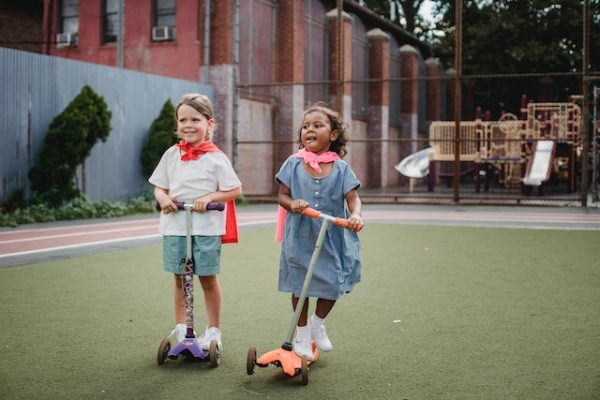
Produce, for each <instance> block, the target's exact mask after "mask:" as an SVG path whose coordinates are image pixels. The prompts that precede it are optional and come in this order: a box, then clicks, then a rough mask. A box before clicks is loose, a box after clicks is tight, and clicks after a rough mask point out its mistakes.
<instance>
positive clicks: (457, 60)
mask: <svg viewBox="0 0 600 400" xmlns="http://www.w3.org/2000/svg"><path fill="white" fill-rule="evenodd" d="M455 4H456V6H455V8H456V10H455V13H456V15H455V21H456V22H455V25H456V38H455V47H456V48H455V50H454V68H455V69H456V76H455V81H454V202H455V203H458V202H459V200H460V199H459V196H460V193H459V185H460V119H461V115H460V114H461V112H460V111H461V107H460V103H461V77H462V54H461V53H462V0H456V1H455Z"/></svg>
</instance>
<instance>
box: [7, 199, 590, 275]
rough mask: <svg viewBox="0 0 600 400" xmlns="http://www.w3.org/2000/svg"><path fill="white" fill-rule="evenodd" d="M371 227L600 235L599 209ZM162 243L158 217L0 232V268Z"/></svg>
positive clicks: (371, 208) (402, 218)
mask: <svg viewBox="0 0 600 400" xmlns="http://www.w3.org/2000/svg"><path fill="white" fill-rule="evenodd" d="M363 217H364V219H365V221H366V223H367V224H368V223H372V222H379V223H394V224H423V225H438V226H439V225H453V226H456V225H460V226H489V227H506V228H532V229H577V230H595V231H600V209H597V208H578V207H577V208H575V207H573V208H535V207H479V206H470V207H469V206H411V205H371V204H369V205H365V206H364V213H363ZM275 219H276V206H275V205H273V204H261V205H253V206H247V207H238V225H239V227H240V230H247V229H253V228H256V227H261V226H273V225H274V224H275ZM159 241H160V235H159V234H158V215H157V214H154V215H148V216H137V217H124V218H119V219H101V220H85V221H69V222H53V223H46V224H32V225H25V226H21V227H19V228H15V229H10V228H2V229H0V268H3V267H11V266H16V265H22V264H32V263H37V262H43V261H47V260H52V259H63V258H69V257H76V256H81V255H86V254H93V253H98V252H103V251H114V250H118V249H123V248H129V247H134V246H141V245H147V244H150V243H157V242H159Z"/></svg>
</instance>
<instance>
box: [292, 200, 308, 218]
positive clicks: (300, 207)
mask: <svg viewBox="0 0 600 400" xmlns="http://www.w3.org/2000/svg"><path fill="white" fill-rule="evenodd" d="M308 206H309V204H308V202H307V201H306V200H303V199H296V200H292V202H291V203H290V210H291V211H292V212H295V213H298V214H302V211H304V209H305V208H307V207H308Z"/></svg>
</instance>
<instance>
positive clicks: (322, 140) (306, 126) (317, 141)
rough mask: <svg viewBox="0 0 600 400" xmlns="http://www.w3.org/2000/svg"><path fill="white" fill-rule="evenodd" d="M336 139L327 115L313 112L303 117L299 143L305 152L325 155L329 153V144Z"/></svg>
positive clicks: (335, 133)
mask: <svg viewBox="0 0 600 400" xmlns="http://www.w3.org/2000/svg"><path fill="white" fill-rule="evenodd" d="M337 137H338V131H337V130H336V131H332V130H331V123H330V122H329V118H328V117H327V115H325V114H323V113H322V112H319V111H314V112H311V113H308V114H306V115H305V116H304V121H303V122H302V128H301V129H300V142H301V143H302V146H303V147H304V148H305V149H306V150H308V151H310V152H312V153H316V154H322V153H325V152H327V151H329V148H330V147H331V142H333V141H335V140H336V139H337Z"/></svg>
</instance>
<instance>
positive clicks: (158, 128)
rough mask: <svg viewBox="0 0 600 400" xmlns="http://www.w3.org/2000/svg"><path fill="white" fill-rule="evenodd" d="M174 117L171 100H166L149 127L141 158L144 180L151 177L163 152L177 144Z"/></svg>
mask: <svg viewBox="0 0 600 400" xmlns="http://www.w3.org/2000/svg"><path fill="white" fill-rule="evenodd" d="M174 115H175V107H173V103H171V100H167V101H166V102H165V104H164V105H163V107H162V109H161V110H160V114H159V115H158V117H156V119H155V120H154V121H153V122H152V125H150V130H149V131H148V136H147V138H146V141H145V142H144V146H143V147H142V156H141V162H142V172H143V173H144V177H146V178H149V177H150V175H152V171H154V168H156V165H157V164H158V162H159V161H160V157H161V156H162V154H163V153H164V152H165V150H167V149H168V148H169V147H171V146H172V145H173V144H175V143H176V142H177V133H176V129H177V126H176V123H175V119H174Z"/></svg>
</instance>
